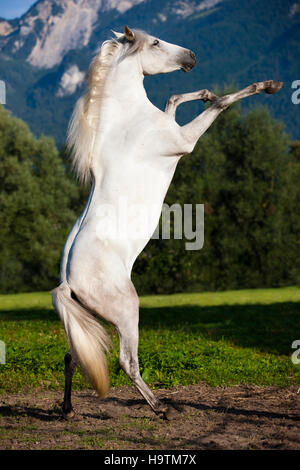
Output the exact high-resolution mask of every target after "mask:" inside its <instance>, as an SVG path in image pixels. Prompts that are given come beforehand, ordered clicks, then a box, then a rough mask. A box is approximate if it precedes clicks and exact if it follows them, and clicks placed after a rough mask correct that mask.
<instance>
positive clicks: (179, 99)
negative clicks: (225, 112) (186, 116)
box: [165, 90, 219, 118]
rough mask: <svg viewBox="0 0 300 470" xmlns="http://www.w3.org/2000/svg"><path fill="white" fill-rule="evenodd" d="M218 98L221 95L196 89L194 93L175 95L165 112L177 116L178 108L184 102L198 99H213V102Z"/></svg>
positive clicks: (167, 104)
mask: <svg viewBox="0 0 300 470" xmlns="http://www.w3.org/2000/svg"><path fill="white" fill-rule="evenodd" d="M218 99H219V96H217V95H214V94H213V93H212V92H211V91H209V90H200V91H194V92H192V93H183V94H182V95H173V96H171V98H170V99H169V100H168V101H167V103H166V107H165V113H166V114H168V115H169V116H172V117H173V118H175V114H176V109H177V107H178V106H179V105H180V104H182V103H186V102H187V101H196V100H202V101H211V102H212V103H214V102H215V101H217V100H218Z"/></svg>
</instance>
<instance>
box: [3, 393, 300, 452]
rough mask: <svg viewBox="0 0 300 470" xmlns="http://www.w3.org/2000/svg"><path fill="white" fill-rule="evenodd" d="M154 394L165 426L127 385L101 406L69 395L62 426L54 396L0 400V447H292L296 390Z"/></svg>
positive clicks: (298, 425) (299, 399) (299, 422)
mask: <svg viewBox="0 0 300 470" xmlns="http://www.w3.org/2000/svg"><path fill="white" fill-rule="evenodd" d="M155 393H156V394H157V396H159V397H160V398H161V399H162V400H163V401H165V402H168V403H170V404H172V405H173V406H174V407H175V408H176V409H177V410H178V411H177V412H176V413H175V415H174V417H173V419H172V420H171V421H164V420H162V419H160V418H158V417H156V416H155V415H154V413H153V412H152V410H151V409H150V408H149V407H148V405H147V404H145V402H144V400H143V399H142V398H141V397H140V395H139V393H138V392H137V391H136V390H135V388H133V387H129V386H125V387H121V388H111V389H110V391H109V393H108V395H107V397H106V398H105V399H104V400H101V401H100V400H99V399H98V398H97V396H96V395H95V393H94V392H93V391H91V390H86V391H75V392H73V406H74V409H75V411H76V416H75V418H74V419H73V420H70V421H65V420H63V419H62V417H61V412H60V405H61V402H62V392H54V391H48V390H47V391H45V390H40V391H35V392H30V393H26V394H16V395H0V427H1V434H0V449H23V450H26V449H28V450H29V449H38V450H40V449H106V450H117V449H123V450H124V449H128V450H133V449H143V450H145V449H148V450H149V449H150V450H154V449H168V450H172V449H177V450H181V449H193V450H196V449H216V450H223V449H237V450H240V449H291V450H296V449H298V450H300V392H299V390H298V387H297V386H295V387H289V388H277V387H258V386H235V387H224V388H220V387H218V388H212V387H210V386H208V385H205V384H198V385H190V386H177V387H174V388H173V389H170V390H156V391H155ZM179 410H180V411H179Z"/></svg>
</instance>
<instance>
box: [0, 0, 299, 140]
mask: <svg viewBox="0 0 300 470" xmlns="http://www.w3.org/2000/svg"><path fill="white" fill-rule="evenodd" d="M125 24H128V25H129V26H130V27H132V28H138V29H143V30H145V31H147V32H149V33H150V34H152V35H154V36H158V37H161V38H162V39H165V40H166V41H169V42H173V43H175V44H179V45H182V46H185V47H188V48H190V49H192V50H193V51H194V52H195V53H196V56H197V59H198V64H197V67H195V69H194V70H193V71H192V72H190V73H188V74H183V73H182V72H174V73H172V74H166V75H160V76H156V77H146V79H145V86H146V89H147V92H148V95H149V98H150V99H151V100H152V101H153V102H154V104H156V105H157V106H159V107H163V106H164V103H165V101H166V100H167V98H168V97H169V96H171V95H172V94H174V93H178V92H187V91H195V90H199V89H201V88H209V89H212V88H214V87H215V86H218V87H219V88H221V89H222V87H223V86H224V85H226V84H233V85H235V86H237V87H243V86H246V85H248V84H250V83H251V82H253V81H261V80H266V79H275V80H280V81H283V82H284V88H283V89H282V90H281V91H280V93H278V94H277V95H274V96H267V95H264V96H259V97H253V98H251V99H250V100H248V101H246V100H245V102H243V109H244V108H245V109H247V108H248V107H249V106H253V105H256V104H258V103H262V104H265V105H267V106H268V107H269V108H270V110H271V113H272V115H273V116H274V117H275V118H276V119H278V120H280V121H282V122H284V124H285V125H286V130H287V132H288V133H289V134H290V135H291V136H292V138H294V139H299V138H300V135H299V125H298V123H297V121H298V122H299V109H300V107H299V106H297V105H296V104H293V103H292V100H291V96H292V93H293V91H295V90H293V89H292V88H291V86H292V82H293V81H294V80H297V79H300V70H299V68H300V67H299V65H300V60H299V58H300V41H299V39H300V37H299V36H300V2H299V1H298V2H296V1H295V0H244V1H241V0H203V1H188V0H185V1H177V0H175V1H171V0H120V1H117V0H39V1H37V2H36V3H35V4H34V5H33V6H32V7H31V8H30V9H29V10H28V12H27V13H26V14H24V15H23V16H22V17H21V18H17V19H14V20H4V19H0V79H1V80H5V82H6V88H7V99H6V101H7V105H6V107H7V108H8V109H9V110H11V111H12V112H13V114H14V115H16V116H18V117H20V118H22V119H23V120H25V121H26V122H27V123H28V124H29V126H30V128H31V130H32V131H33V132H34V133H35V134H36V135H40V134H47V135H53V136H54V137H55V139H56V141H57V143H58V144H59V145H60V144H62V143H63V142H64V139H65V133H66V127H67V123H68V120H69V118H70V115H71V112H72V108H73V106H74V103H75V101H76V99H77V98H78V97H79V96H80V94H81V93H82V92H83V90H84V77H85V73H86V71H87V69H88V66H89V63H90V61H91V59H92V57H93V56H94V54H95V52H96V51H97V49H98V47H99V45H100V44H101V42H102V41H104V40H105V39H108V38H110V37H111V36H112V33H111V29H113V30H116V31H121V30H122V29H123V27H124V25H125ZM201 109H202V108H201V104H200V103H189V104H185V105H182V106H181V107H180V108H179V111H178V121H179V122H180V123H184V122H187V121H188V120H190V119H192V118H193V117H194V116H195V115H196V114H197V113H198V112H199V111H200V110H201Z"/></svg>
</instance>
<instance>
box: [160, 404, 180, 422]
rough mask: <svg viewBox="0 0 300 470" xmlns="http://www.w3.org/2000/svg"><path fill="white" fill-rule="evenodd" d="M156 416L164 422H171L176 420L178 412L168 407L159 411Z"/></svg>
mask: <svg viewBox="0 0 300 470" xmlns="http://www.w3.org/2000/svg"><path fill="white" fill-rule="evenodd" d="M158 415H159V417H160V418H161V419H164V420H165V421H172V420H174V419H176V418H178V415H179V411H178V410H176V409H175V408H173V406H168V407H167V408H165V409H163V410H161V411H160V412H159V413H158Z"/></svg>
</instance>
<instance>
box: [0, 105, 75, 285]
mask: <svg viewBox="0 0 300 470" xmlns="http://www.w3.org/2000/svg"><path fill="white" fill-rule="evenodd" d="M76 198H77V188H76V186H75V185H74V183H72V181H71V180H70V178H68V177H67V176H66V172H65V169H64V165H63V162H62V160H61V158H60V157H59V154H58V152H57V149H56V147H55V144H54V142H53V140H52V139H50V138H46V137H41V138H40V139H39V140H37V139H36V138H35V137H34V136H33V135H32V134H31V133H30V131H29V129H28V127H27V125H26V124H24V123H23V122H22V121H20V120H19V119H16V118H14V117H12V116H11V115H10V114H9V113H8V112H7V111H6V110H5V109H4V108H3V107H2V106H0V207H1V212H0V291H1V292H10V291H14V292H16V291H25V290H42V289H49V288H53V287H54V286H55V285H56V284H57V282H58V274H59V260H60V256H61V251H62V248H63V244H64V242H65V239H66V237H67V233H68V231H69V230H70V227H71V225H72V223H73V222H74V220H75V217H76V216H75V213H74V211H73V210H72V209H70V207H71V205H72V203H73V202H72V201H74V200H76Z"/></svg>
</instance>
